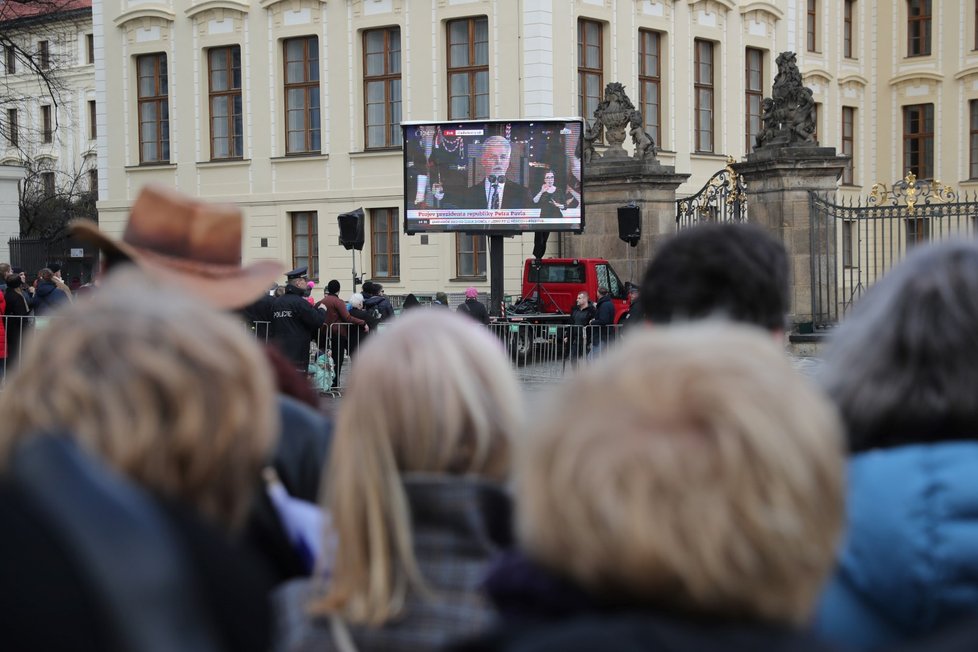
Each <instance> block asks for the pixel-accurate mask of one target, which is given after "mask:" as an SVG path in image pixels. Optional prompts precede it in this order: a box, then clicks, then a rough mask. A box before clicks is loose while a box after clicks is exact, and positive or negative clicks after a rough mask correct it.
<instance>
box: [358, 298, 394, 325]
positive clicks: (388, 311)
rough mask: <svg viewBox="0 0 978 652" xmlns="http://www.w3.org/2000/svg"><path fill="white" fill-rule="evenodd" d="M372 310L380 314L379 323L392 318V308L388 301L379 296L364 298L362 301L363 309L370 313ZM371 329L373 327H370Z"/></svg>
mask: <svg viewBox="0 0 978 652" xmlns="http://www.w3.org/2000/svg"><path fill="white" fill-rule="evenodd" d="M374 308H376V309H377V312H379V313H380V321H387V320H388V319H390V318H391V317H393V316H394V306H392V305H391V302H390V300H389V299H388V298H387V297H385V296H383V295H380V294H371V295H366V296H364V299H363V309H364V310H366V311H367V312H371V311H372V310H373V309H374ZM371 328H373V326H371Z"/></svg>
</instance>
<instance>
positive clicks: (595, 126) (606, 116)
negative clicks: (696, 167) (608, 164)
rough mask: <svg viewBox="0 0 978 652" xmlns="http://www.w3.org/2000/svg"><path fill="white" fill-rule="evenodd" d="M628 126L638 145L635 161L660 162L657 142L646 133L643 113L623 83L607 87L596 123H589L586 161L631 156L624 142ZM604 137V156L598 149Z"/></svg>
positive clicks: (598, 110) (585, 148) (585, 149)
mask: <svg viewBox="0 0 978 652" xmlns="http://www.w3.org/2000/svg"><path fill="white" fill-rule="evenodd" d="M626 127H627V128H628V133H629V135H630V136H631V138H632V144H633V145H634V146H635V154H634V158H636V159H638V160H640V161H653V162H658V159H656V156H655V141H654V140H653V139H652V136H650V135H649V134H648V132H646V131H645V121H644V120H643V119H642V112H641V111H639V110H638V109H636V108H635V105H634V104H632V101H631V100H630V99H629V98H628V95H627V94H626V93H625V86H624V85H623V84H622V83H621V82H611V83H610V84H608V85H607V86H605V89H604V98H603V99H602V100H601V103H600V104H598V108H597V109H595V110H594V122H593V123H591V122H589V121H587V120H585V125H584V136H583V140H584V155H583V158H584V162H585V163H590V162H591V161H592V160H594V159H620V158H626V157H628V152H626V151H625V148H624V147H622V143H623V142H625V129H626ZM602 134H604V135H605V136H606V139H607V142H608V147H607V149H605V151H604V153H603V154H599V153H598V152H597V151H595V149H594V143H595V141H600V140H601V135H602Z"/></svg>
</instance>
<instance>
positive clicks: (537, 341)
mask: <svg viewBox="0 0 978 652" xmlns="http://www.w3.org/2000/svg"><path fill="white" fill-rule="evenodd" d="M602 286H603V287H607V288H608V290H609V291H610V292H611V297H612V303H613V304H614V307H615V323H616V324H620V323H621V320H622V317H623V316H624V315H625V313H626V312H628V308H629V306H628V292H627V289H626V288H625V284H624V283H623V282H622V281H621V279H619V278H618V274H617V273H615V270H614V268H612V266H611V264H610V263H608V261H607V260H605V259H603V258H543V259H539V260H538V259H535V258H527V259H526V261H524V263H523V288H522V298H521V299H520V301H518V302H517V303H516V304H514V305H512V306H507V308H506V313H505V314H504V315H503V316H502V317H500V318H498V319H497V320H496V323H499V322H503V323H506V324H509V325H510V326H509V329H508V332H509V338H508V339H509V348H510V349H511V351H512V352H513V355H514V357H516V358H517V360H521V361H526V360H527V359H528V358H529V357H530V355H531V354H532V352H533V349H534V347H535V346H545V345H553V344H554V342H555V341H556V340H557V339H558V338H559V337H560V336H561V329H560V328H559V326H561V325H567V324H570V323H571V316H570V315H571V310H572V309H573V308H574V304H575V303H576V302H577V295H578V294H579V293H580V292H587V293H588V296H589V297H590V298H591V301H596V300H597V297H598V288H599V287H602Z"/></svg>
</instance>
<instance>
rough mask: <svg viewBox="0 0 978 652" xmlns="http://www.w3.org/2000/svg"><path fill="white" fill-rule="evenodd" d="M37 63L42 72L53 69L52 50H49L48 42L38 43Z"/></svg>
mask: <svg viewBox="0 0 978 652" xmlns="http://www.w3.org/2000/svg"><path fill="white" fill-rule="evenodd" d="M37 63H38V65H39V66H40V68H41V70H47V69H48V68H50V67H51V50H50V49H49V48H48V42H47V41H38V42H37Z"/></svg>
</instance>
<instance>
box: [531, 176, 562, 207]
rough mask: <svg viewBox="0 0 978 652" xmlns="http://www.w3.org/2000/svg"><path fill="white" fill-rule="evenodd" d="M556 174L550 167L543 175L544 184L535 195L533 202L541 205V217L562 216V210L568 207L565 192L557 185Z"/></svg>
mask: <svg viewBox="0 0 978 652" xmlns="http://www.w3.org/2000/svg"><path fill="white" fill-rule="evenodd" d="M556 179H557V177H556V175H554V171H553V170H550V169H548V170H547V171H546V173H544V175H543V185H542V186H540V190H539V191H538V192H537V194H535V195H533V203H534V204H535V205H536V206H539V207H540V217H542V218H552V217H562V215H563V214H562V213H561V211H563V210H564V209H565V208H566V207H567V203H566V199H565V197H564V192H563V191H562V190H558V189H557V186H556V185H555V182H556Z"/></svg>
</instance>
